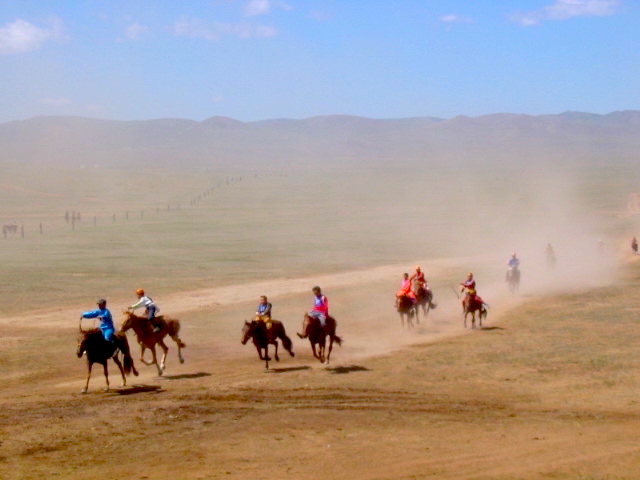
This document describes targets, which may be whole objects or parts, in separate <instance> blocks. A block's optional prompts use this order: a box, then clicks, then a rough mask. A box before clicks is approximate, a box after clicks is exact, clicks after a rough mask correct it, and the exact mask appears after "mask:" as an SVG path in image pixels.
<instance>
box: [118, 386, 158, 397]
mask: <svg viewBox="0 0 640 480" xmlns="http://www.w3.org/2000/svg"><path fill="white" fill-rule="evenodd" d="M149 392H151V393H160V392H164V389H163V388H162V387H161V386H160V385H131V386H130V387H120V388H114V389H111V390H110V393H112V394H115V395H133V394H136V393H149Z"/></svg>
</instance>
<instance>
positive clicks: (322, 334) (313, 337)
mask: <svg viewBox="0 0 640 480" xmlns="http://www.w3.org/2000/svg"><path fill="white" fill-rule="evenodd" d="M337 326H338V322H336V319H335V318H333V317H330V316H327V320H326V321H325V325H324V328H322V325H321V324H320V320H318V319H317V318H314V317H311V316H309V314H308V313H305V314H304V321H303V322H302V333H298V337H300V338H309V343H310V344H311V350H312V351H313V356H314V357H315V358H317V359H318V360H320V362H321V363H324V362H325V356H324V352H325V347H326V343H327V336H329V351H328V353H327V358H326V362H327V365H329V357H330V356H331V350H332V349H333V342H334V341H335V342H336V343H337V344H338V345H342V339H341V338H340V337H339V336H337V335H336V327H337ZM316 345H318V352H317V353H316Z"/></svg>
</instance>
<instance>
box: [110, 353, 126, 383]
mask: <svg viewBox="0 0 640 480" xmlns="http://www.w3.org/2000/svg"><path fill="white" fill-rule="evenodd" d="M113 361H114V362H116V365H117V366H118V368H119V369H120V374H121V375H122V385H120V386H121V387H124V386H126V385H127V378H126V377H125V376H124V368H122V362H120V359H119V358H118V355H115V356H114V357H113Z"/></svg>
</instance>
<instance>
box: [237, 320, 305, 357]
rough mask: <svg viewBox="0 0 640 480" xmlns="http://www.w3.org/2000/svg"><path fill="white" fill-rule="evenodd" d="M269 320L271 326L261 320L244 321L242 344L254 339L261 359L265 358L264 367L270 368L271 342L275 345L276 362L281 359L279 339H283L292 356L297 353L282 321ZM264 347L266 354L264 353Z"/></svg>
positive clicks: (285, 347)
mask: <svg viewBox="0 0 640 480" xmlns="http://www.w3.org/2000/svg"><path fill="white" fill-rule="evenodd" d="M269 322H270V323H271V328H267V324H266V323H265V322H263V321H259V320H253V321H251V322H244V326H243V327H242V340H241V342H242V344H243V345H246V343H247V342H248V341H249V339H250V338H251V339H253V344H254V345H255V346H256V350H257V351H258V355H259V356H260V360H264V362H265V367H264V368H269V360H271V358H269V344H271V345H275V347H276V353H275V359H276V362H279V361H280V358H279V357H278V339H280V340H281V341H282V346H283V347H284V349H285V350H286V351H287V352H289V355H291V356H292V357H295V355H296V354H295V353H293V348H292V347H293V345H292V343H291V339H290V338H289V337H287V333H286V332H285V330H284V325H283V324H282V322H280V321H278V320H270V321H269ZM263 349H264V355H262V350H263Z"/></svg>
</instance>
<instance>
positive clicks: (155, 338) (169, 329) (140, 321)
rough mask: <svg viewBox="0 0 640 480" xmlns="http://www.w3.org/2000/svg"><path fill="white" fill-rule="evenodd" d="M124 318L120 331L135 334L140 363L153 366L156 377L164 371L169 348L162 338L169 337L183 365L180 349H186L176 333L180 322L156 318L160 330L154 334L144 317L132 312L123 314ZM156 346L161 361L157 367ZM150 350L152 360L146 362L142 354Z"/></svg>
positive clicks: (161, 317)
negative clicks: (156, 370) (159, 349)
mask: <svg viewBox="0 0 640 480" xmlns="http://www.w3.org/2000/svg"><path fill="white" fill-rule="evenodd" d="M124 314H125V316H126V318H125V319H124V322H122V325H121V327H120V331H121V332H122V333H125V332H126V331H127V330H129V329H130V328H131V329H133V331H134V332H135V334H136V338H137V339H138V343H139V344H140V361H141V362H142V363H144V364H145V365H155V366H156V368H157V369H158V376H160V375H162V372H164V369H165V360H166V359H167V352H168V351H169V347H167V346H166V345H165V343H164V337H166V336H167V335H169V336H170V337H171V338H172V339H173V341H174V342H176V345H178V358H179V359H180V363H184V358H182V349H183V348H185V347H186V345H185V343H184V342H183V341H182V340H180V337H179V336H178V333H179V332H180V320H175V319H170V318H165V317H164V316H159V317H156V324H157V326H158V327H159V328H160V330H159V331H158V332H154V331H153V328H152V326H151V324H150V322H149V319H147V318H146V317H139V316H138V315H135V314H134V313H133V312H124ZM156 344H157V345H159V346H160V348H161V349H162V352H163V355H162V361H161V362H160V365H158V358H157V357H156ZM147 348H148V349H149V350H151V354H152V355H153V360H152V361H151V362H147V361H146V360H145V359H144V352H145V350H146V349H147Z"/></svg>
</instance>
